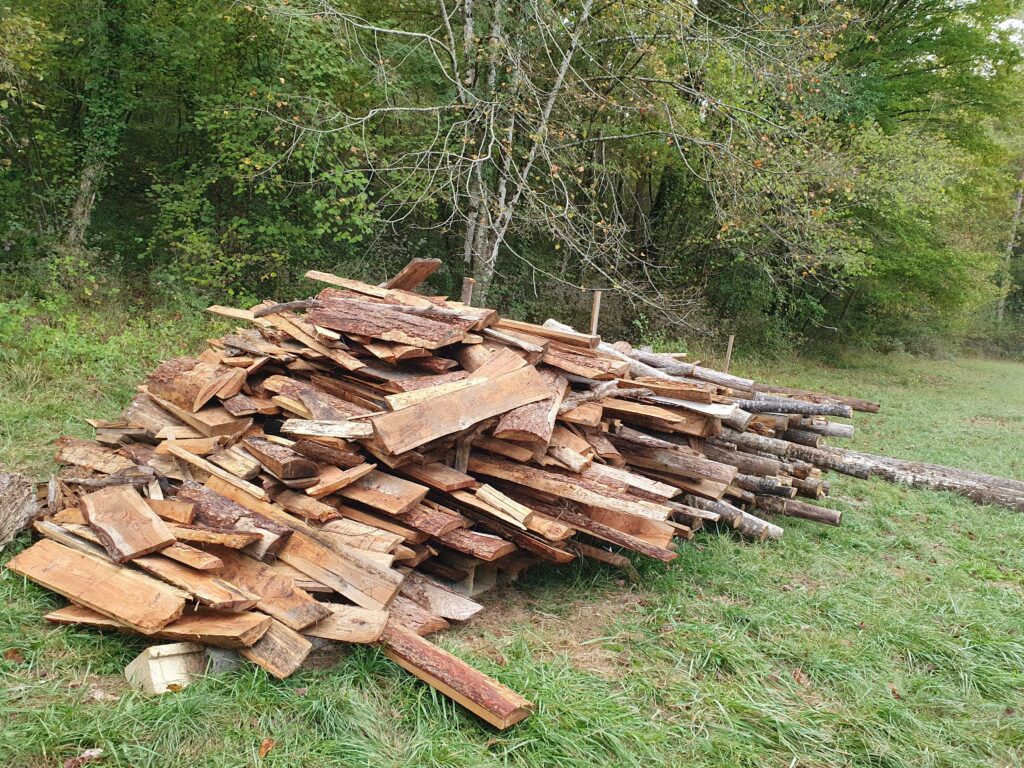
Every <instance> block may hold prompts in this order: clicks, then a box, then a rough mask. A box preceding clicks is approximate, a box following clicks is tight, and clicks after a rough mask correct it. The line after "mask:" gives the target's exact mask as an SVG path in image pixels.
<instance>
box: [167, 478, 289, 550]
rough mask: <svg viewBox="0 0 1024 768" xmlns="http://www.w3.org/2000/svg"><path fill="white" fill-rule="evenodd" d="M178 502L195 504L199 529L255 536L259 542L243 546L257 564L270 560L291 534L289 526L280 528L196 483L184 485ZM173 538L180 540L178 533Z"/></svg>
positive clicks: (179, 493) (263, 517)
mask: <svg viewBox="0 0 1024 768" xmlns="http://www.w3.org/2000/svg"><path fill="white" fill-rule="evenodd" d="M177 498H178V499H180V500H182V501H190V502H192V503H194V504H195V521H196V523H198V524H199V525H201V526H204V527H208V528H215V529H216V528H223V529H228V530H231V531H235V532H236V533H246V534H256V535H257V536H258V537H259V538H258V539H256V540H255V541H253V542H251V543H249V544H247V545H244V547H243V548H244V551H245V552H246V553H247V554H249V555H252V556H253V557H255V558H257V559H259V560H264V559H266V558H268V557H270V556H272V555H273V554H274V553H275V552H276V551H277V550H278V549H280V548H281V546H282V545H283V544H284V541H285V540H286V539H287V538H288V537H289V536H290V535H291V533H292V530H291V528H289V527H288V526H285V525H280V524H278V523H276V522H274V521H273V520H271V519H270V518H268V517H265V516H264V515H261V514H260V513H258V512H254V511H253V510H252V509H249V508H248V507H244V506H242V505H241V504H238V503H236V502H234V501H232V500H231V499H230V498H228V497H226V496H224V495H223V494H220V493H215V492H214V491H211V490H210V489H209V488H205V487H203V486H201V485H199V484H198V483H184V484H183V485H182V487H181V490H179V491H178V496H177ZM176 535H178V536H179V538H180V537H181V532H180V530H179V531H177V532H176ZM186 540H187V539H186ZM194 540H195V539H193V541H194ZM216 543H221V544H223V543H225V542H224V541H218V542H216Z"/></svg>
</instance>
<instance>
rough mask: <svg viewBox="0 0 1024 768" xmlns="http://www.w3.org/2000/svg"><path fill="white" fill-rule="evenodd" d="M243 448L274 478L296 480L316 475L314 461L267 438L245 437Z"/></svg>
mask: <svg viewBox="0 0 1024 768" xmlns="http://www.w3.org/2000/svg"><path fill="white" fill-rule="evenodd" d="M242 446H243V447H244V448H245V450H247V451H248V452H249V453H251V454H252V455H253V456H255V457H256V459H257V460H258V461H259V462H260V464H262V465H263V466H264V467H266V469H267V471H268V472H270V474H272V475H273V476H274V477H278V478H280V479H282V480H294V479H296V478H301V477H312V476H314V475H315V474H316V464H314V463H313V462H312V461H310V460H309V459H307V458H305V457H303V456H302V455H301V454H298V453H296V452H295V451H293V450H292V449H291V448H288V447H287V446H284V445H279V444H277V443H272V442H271V441H269V440H267V439H266V438H265V437H257V436H251V437H243V438H242Z"/></svg>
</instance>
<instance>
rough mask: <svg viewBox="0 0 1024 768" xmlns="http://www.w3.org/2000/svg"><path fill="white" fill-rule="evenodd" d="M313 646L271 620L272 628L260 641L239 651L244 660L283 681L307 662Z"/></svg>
mask: <svg viewBox="0 0 1024 768" xmlns="http://www.w3.org/2000/svg"><path fill="white" fill-rule="evenodd" d="M311 650H313V644H312V643H311V642H309V640H307V639H306V638H304V637H303V636H302V635H300V634H299V633H298V632H296V631H295V630H294V629H290V628H289V627H286V626H285V625H284V624H282V623H281V622H280V621H278V620H277V619H274V618H271V619H270V627H268V629H267V631H266V632H265V633H264V634H263V637H261V638H260V639H259V640H257V641H256V642H255V643H254V644H253V645H251V646H250V647H248V648H242V649H240V650H239V652H238V653H239V655H241V656H242V658H245V659H248V660H249V661H251V662H252V663H253V664H256V665H257V666H260V667H263V669H265V670H266V671H267V672H269V673H270V674H271V675H273V676H274V677H276V678H278V679H279V680H283V679H284V678H286V677H288V676H289V675H291V674H292V673H294V672H295V671H296V670H297V669H298V668H299V667H301V666H302V662H304V661H305V660H306V657H307V656H308V655H309V652H310V651H311Z"/></svg>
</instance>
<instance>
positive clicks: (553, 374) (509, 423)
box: [493, 369, 568, 445]
mask: <svg viewBox="0 0 1024 768" xmlns="http://www.w3.org/2000/svg"><path fill="white" fill-rule="evenodd" d="M538 373H539V374H540V376H541V378H542V379H543V380H544V383H545V385H546V386H547V388H548V391H549V393H550V395H549V396H548V397H546V398H544V399H543V400H538V401H537V402H536V403H530V404H529V405H521V406H519V407H518V408H514V409H513V410H511V411H509V412H508V413H506V414H504V415H503V416H502V417H501V419H500V420H499V421H498V425H497V426H496V427H495V428H494V432H493V435H494V437H496V438H498V439H504V440H525V441H527V442H536V443H542V444H544V445H546V444H547V443H548V442H549V441H550V440H551V433H552V430H553V429H554V428H555V419H556V418H557V417H558V408H559V406H560V405H561V404H562V397H563V396H564V395H565V389H566V387H567V386H568V382H567V381H566V380H565V377H564V376H562V375H561V374H559V373H558V372H557V371H552V370H549V369H542V370H540V371H538Z"/></svg>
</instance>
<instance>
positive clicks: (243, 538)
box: [171, 523, 261, 549]
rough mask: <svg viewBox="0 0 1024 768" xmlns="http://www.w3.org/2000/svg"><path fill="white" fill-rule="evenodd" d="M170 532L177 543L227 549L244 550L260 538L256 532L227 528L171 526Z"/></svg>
mask: <svg viewBox="0 0 1024 768" xmlns="http://www.w3.org/2000/svg"><path fill="white" fill-rule="evenodd" d="M171 531H172V533H174V536H175V538H176V539H177V540H178V541H191V542H192V543H194V544H218V545H220V546H222V547H228V548H229V549H245V548H246V547H248V546H250V545H252V544H255V543H256V542H258V541H259V540H260V538H261V536H260V534H259V533H258V532H256V531H235V530H231V529H229V528H209V527H207V526H195V525H178V524H176V523H175V524H172V525H171Z"/></svg>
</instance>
